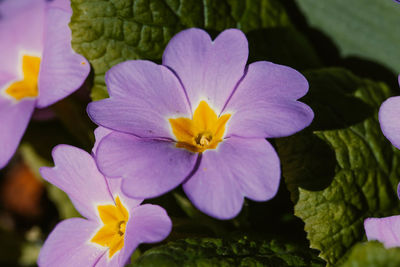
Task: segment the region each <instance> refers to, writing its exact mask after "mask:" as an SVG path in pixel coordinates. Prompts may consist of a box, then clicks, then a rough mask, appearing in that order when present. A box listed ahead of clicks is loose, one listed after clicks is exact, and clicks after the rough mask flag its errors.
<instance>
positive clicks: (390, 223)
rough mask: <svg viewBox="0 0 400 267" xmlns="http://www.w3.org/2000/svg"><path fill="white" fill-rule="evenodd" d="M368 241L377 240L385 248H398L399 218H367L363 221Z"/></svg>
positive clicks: (399, 244)
mask: <svg viewBox="0 0 400 267" xmlns="http://www.w3.org/2000/svg"><path fill="white" fill-rule="evenodd" d="M364 228H365V233H366V235H367V238H368V240H378V241H379V242H381V243H383V244H384V245H385V247H386V248H391V247H399V246H400V216H399V215H397V216H391V217H386V218H368V219H366V220H365V221H364Z"/></svg>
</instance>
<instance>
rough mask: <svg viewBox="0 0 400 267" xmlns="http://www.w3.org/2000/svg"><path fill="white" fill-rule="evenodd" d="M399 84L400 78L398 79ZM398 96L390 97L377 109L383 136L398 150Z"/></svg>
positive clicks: (399, 114) (399, 145) (399, 139)
mask: <svg viewBox="0 0 400 267" xmlns="http://www.w3.org/2000/svg"><path fill="white" fill-rule="evenodd" d="M398 80H399V84H400V76H399V78H398ZM399 116H400V96H395V97H390V98H388V99H387V100H386V101H385V102H383V103H382V105H381V108H380V109H379V123H380V125H381V129H382V132H383V134H384V135H385V136H386V138H387V139H389V141H390V142H391V143H392V144H393V145H394V146H395V147H397V148H398V149H400V120H399Z"/></svg>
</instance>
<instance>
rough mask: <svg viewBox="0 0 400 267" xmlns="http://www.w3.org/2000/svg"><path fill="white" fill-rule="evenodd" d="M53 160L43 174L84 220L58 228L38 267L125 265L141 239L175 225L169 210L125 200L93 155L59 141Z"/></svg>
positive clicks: (117, 182) (158, 237) (165, 233)
mask: <svg viewBox="0 0 400 267" xmlns="http://www.w3.org/2000/svg"><path fill="white" fill-rule="evenodd" d="M100 131H101V130H100ZM96 137H98V138H101V136H100V135H97V136H96ZM53 158H54V162H55V167H53V168H48V167H42V168H41V169H40V172H41V174H42V176H43V177H44V178H45V179H46V180H47V181H48V182H50V183H52V184H54V185H55V186H57V187H59V188H60V189H61V190H63V191H64V192H66V193H67V194H68V196H69V198H70V199H71V201H72V202H73V204H74V206H75V208H76V209H77V210H78V211H79V212H80V214H81V215H82V216H84V217H85V219H82V218H72V219H67V220H65V221H62V222H60V223H59V224H58V225H57V226H56V227H55V229H54V230H53V231H52V232H51V233H50V235H49V237H48V238H47V240H46V242H45V243H44V245H43V247H42V249H41V251H40V254H39V259H38V265H39V266H49V267H50V266H66V267H67V266H71V267H72V266H74V267H75V266H113V267H114V266H124V265H125V264H126V263H127V262H128V261H129V259H130V256H131V254H132V252H133V251H134V250H135V249H136V248H137V246H138V245H139V244H140V243H153V242H159V241H161V240H163V239H164V238H166V237H167V236H168V234H169V232H170V231H171V227H172V223H171V220H170V219H169V217H168V215H167V213H166V211H165V210H164V209H163V208H161V207H159V206H156V205H150V204H145V205H140V203H141V202H142V200H135V199H132V198H127V197H126V196H125V195H124V193H122V192H121V190H120V186H121V179H109V180H107V179H106V178H105V177H104V176H103V175H102V174H101V173H100V172H99V171H98V169H97V166H96V163H95V161H94V159H93V157H92V156H91V155H90V154H88V153H86V152H85V151H83V150H81V149H78V148H75V147H72V146H68V145H58V146H57V147H55V148H54V150H53ZM132 164H133V165H134V164H135V163H132Z"/></svg>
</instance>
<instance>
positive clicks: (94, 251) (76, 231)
mask: <svg viewBox="0 0 400 267" xmlns="http://www.w3.org/2000/svg"><path fill="white" fill-rule="evenodd" d="M98 227H99V225H98V224H97V223H95V222H92V221H88V220H85V219H81V218H72V219H68V220H65V221H62V222H61V223H59V224H58V225H57V226H56V227H55V228H54V230H53V231H52V232H51V233H50V235H49V236H48V238H47V240H46V242H45V243H44V245H43V247H42V249H41V250H40V254H39V258H38V265H39V266H41V267H46V266H49V267H50V266H94V265H95V263H96V262H97V260H98V259H99V258H100V257H101V256H102V255H103V254H104V252H105V251H106V249H105V248H102V247H100V246H97V245H95V244H93V243H91V242H90V239H91V237H92V236H93V234H94V233H95V232H96V230H97V228H98Z"/></svg>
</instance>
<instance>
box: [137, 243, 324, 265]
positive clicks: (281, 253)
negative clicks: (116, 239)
mask: <svg viewBox="0 0 400 267" xmlns="http://www.w3.org/2000/svg"><path fill="white" fill-rule="evenodd" d="M132 266H136V267H152V266H157V267H158V266H168V267H174V266H280V267H281V266H324V263H323V261H321V260H320V259H318V257H316V256H315V255H314V253H313V251H311V250H308V249H304V248H302V247H298V246H296V245H293V244H284V243H280V242H277V241H276V240H270V241H254V240H250V239H249V238H248V237H247V236H243V237H241V238H230V239H220V238H202V239H200V238H190V239H189V238H188V239H184V240H178V241H174V242H169V243H168V244H166V245H163V246H159V247H156V248H153V249H150V250H148V251H146V252H145V253H144V254H143V255H142V256H141V257H140V258H139V259H137V260H136V261H135V262H133V264H132Z"/></svg>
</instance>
